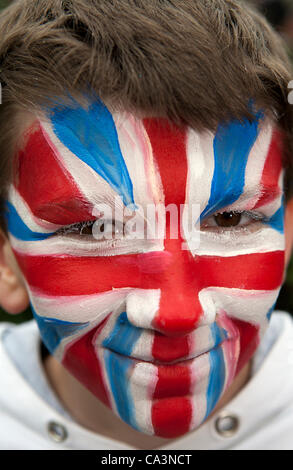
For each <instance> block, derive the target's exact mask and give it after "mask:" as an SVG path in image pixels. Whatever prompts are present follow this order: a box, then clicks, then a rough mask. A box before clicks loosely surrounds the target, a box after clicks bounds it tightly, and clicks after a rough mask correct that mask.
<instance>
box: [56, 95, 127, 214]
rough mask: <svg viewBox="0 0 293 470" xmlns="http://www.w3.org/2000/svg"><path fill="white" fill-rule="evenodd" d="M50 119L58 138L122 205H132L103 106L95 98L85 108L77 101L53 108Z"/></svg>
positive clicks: (109, 117) (112, 128)
mask: <svg viewBox="0 0 293 470" xmlns="http://www.w3.org/2000/svg"><path fill="white" fill-rule="evenodd" d="M51 120H52V124H53V128H54V132H55V133H56V135H57V137H58V138H59V139H60V141H61V142H62V143H63V144H64V145H65V146H66V147H67V148H68V149H69V150H70V151H71V152H72V153H74V154H75V155H76V156H77V157H78V158H80V160H82V161H83V162H85V163H86V164H87V165H89V166H90V167H91V168H92V169H93V170H94V171H96V172H97V173H98V174H99V175H100V176H101V177H102V178H104V179H105V180H106V181H107V182H108V183H109V185H110V186H111V187H112V188H113V189H114V190H115V191H116V192H117V193H118V194H119V195H120V196H121V198H122V200H123V202H124V204H125V205H126V206H130V207H134V199H133V186H132V182H131V179H130V176H129V173H128V170H127V167H126V164H125V161H124V158H123V155H122V153H121V149H120V145H119V140H118V135H117V130H116V127H115V123H114V120H113V118H112V115H111V113H110V112H109V110H108V109H107V108H106V106H105V105H104V104H103V103H102V102H101V101H100V100H97V101H96V102H94V103H92V105H91V106H90V107H89V108H88V110H85V109H83V108H82V107H80V106H78V105H77V106H76V107H75V108H72V107H70V108H69V107H67V108H61V109H60V108H54V109H53V114H52V116H51Z"/></svg>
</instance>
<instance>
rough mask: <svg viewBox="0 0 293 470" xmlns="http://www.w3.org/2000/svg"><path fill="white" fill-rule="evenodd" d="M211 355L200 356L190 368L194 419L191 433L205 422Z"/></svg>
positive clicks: (191, 424)
mask: <svg viewBox="0 0 293 470" xmlns="http://www.w3.org/2000/svg"><path fill="white" fill-rule="evenodd" d="M209 375H210V360H209V354H204V355H203V356H200V357H199V358H197V359H196V360H195V361H193V362H192V364H191V366H190V376H191V388H190V400H191V404H192V418H191V421H190V427H189V431H192V430H194V429H196V428H198V427H199V426H200V425H201V423H202V422H203V420H204V418H205V415H206V410H207V398H206V396H207V389H208V385H209Z"/></svg>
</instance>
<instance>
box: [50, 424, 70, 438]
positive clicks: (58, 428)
mask: <svg viewBox="0 0 293 470" xmlns="http://www.w3.org/2000/svg"><path fill="white" fill-rule="evenodd" d="M48 434H49V436H50V437H51V439H52V440H53V441H55V442H63V441H65V439H66V438H67V436H68V433H67V430H66V428H65V427H64V426H63V425H62V424H59V423H56V422H54V421H50V422H49V423H48Z"/></svg>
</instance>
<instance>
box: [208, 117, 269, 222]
mask: <svg viewBox="0 0 293 470" xmlns="http://www.w3.org/2000/svg"><path fill="white" fill-rule="evenodd" d="M262 117H263V114H262V113H258V114H256V115H255V120H254V121H253V122H249V121H248V120H244V121H243V122H240V121H232V122H231V123H229V124H225V125H219V127H218V130H217V133H216V135H215V138H214V144H213V145H214V161H215V165H214V175H213V180H212V185H211V194H210V198H209V201H208V204H207V207H206V208H205V210H204V211H203V212H202V214H201V219H203V218H204V217H208V216H210V215H212V214H214V213H215V212H217V211H219V210H221V209H223V208H225V207H227V206H229V205H231V204H233V203H234V202H235V201H237V199H238V198H239V197H240V196H241V194H242V192H243V188H244V185H245V170H246V165H247V161H248V157H249V154H250V152H251V149H252V147H253V145H254V143H255V141H256V139H257V136H258V126H259V121H260V119H261V118H262Z"/></svg>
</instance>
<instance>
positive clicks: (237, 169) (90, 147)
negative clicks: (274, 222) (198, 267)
mask: <svg viewBox="0 0 293 470" xmlns="http://www.w3.org/2000/svg"><path fill="white" fill-rule="evenodd" d="M24 137H25V138H24V139H23V140H24V144H23V146H22V149H21V151H19V152H18V155H17V158H16V165H15V166H16V169H17V179H16V181H17V183H16V186H17V189H18V190H19V192H20V193H21V195H22V196H23V198H24V199H25V200H26V202H27V203H28V205H29V206H30V208H32V210H33V212H34V213H35V215H37V216H38V217H40V218H48V217H49V219H50V221H51V222H53V223H56V224H58V223H62V224H64V223H74V222H75V221H76V217H77V219H80V218H84V219H89V218H92V217H93V208H94V206H95V204H98V203H101V202H105V201H107V202H109V203H111V201H113V200H114V199H116V200H117V198H118V199H119V201H120V203H121V205H123V206H128V207H132V208H133V207H135V205H136V204H142V205H146V204H153V203H159V202H165V203H184V202H185V199H186V194H187V193H189V194H190V193H192V198H193V200H194V201H195V202H197V203H200V204H201V205H202V206H205V211H206V214H208V213H209V212H210V211H212V210H215V209H219V208H221V207H222V208H223V207H225V206H227V205H230V204H233V202H235V201H237V200H239V199H241V197H242V198H245V196H247V198H249V197H250V198H251V197H252V196H254V198H256V197H257V198H258V199H259V198H260V195H262V197H263V195H264V193H265V192H267V193H269V194H270V196H267V197H273V195H274V193H277V192H279V189H278V184H279V178H280V173H281V169H282V168H281V166H282V163H281V138H280V135H279V133H278V132H277V131H276V130H275V129H274V126H273V123H272V122H271V121H270V120H269V119H268V118H266V117H265V116H263V114H262V113H258V114H256V115H255V120H254V121H253V122H251V123H250V122H248V121H243V122H237V121H231V122H230V123H228V124H226V125H221V124H220V125H219V126H218V129H217V131H216V132H215V133H212V132H208V131H207V132H197V131H196V130H194V129H190V128H188V127H181V128H179V127H176V126H174V125H171V124H170V123H168V122H167V121H166V120H163V119H157V118H156V119H153V118H147V119H142V118H141V117H136V116H134V115H133V114H130V113H123V112H121V113H111V112H110V111H109V110H108V108H107V107H106V106H105V105H104V104H103V103H101V102H100V101H97V102H95V103H92V104H91V106H90V107H89V108H88V109H87V110H86V109H84V108H81V107H76V108H63V109H59V110H58V109H53V110H50V112H49V113H44V114H41V115H39V116H37V118H35V120H34V122H30V124H29V125H28V126H27V129H26V131H25V133H24ZM36 182H37V184H36Z"/></svg>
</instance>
